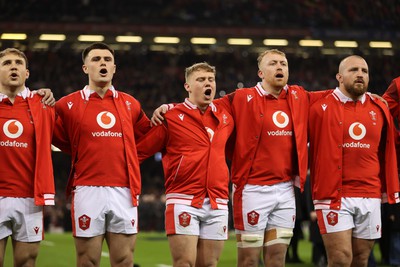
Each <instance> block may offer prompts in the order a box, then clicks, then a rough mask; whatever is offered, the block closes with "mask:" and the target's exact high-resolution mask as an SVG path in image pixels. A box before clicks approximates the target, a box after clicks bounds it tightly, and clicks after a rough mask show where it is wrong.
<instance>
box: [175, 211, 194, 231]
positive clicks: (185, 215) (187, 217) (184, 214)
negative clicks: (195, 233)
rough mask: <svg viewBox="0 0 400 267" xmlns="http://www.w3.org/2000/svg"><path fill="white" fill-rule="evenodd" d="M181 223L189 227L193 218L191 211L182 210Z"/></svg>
mask: <svg viewBox="0 0 400 267" xmlns="http://www.w3.org/2000/svg"><path fill="white" fill-rule="evenodd" d="M178 217H179V224H180V225H181V226H183V227H187V226H189V225H190V219H191V218H192V216H190V214H189V213H187V212H182V213H181V214H179V216H178Z"/></svg>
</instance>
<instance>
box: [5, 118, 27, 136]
mask: <svg viewBox="0 0 400 267" xmlns="http://www.w3.org/2000/svg"><path fill="white" fill-rule="evenodd" d="M3 132H4V134H5V135H6V136H7V137H8V138H12V139H15V138H18V137H20V136H21V134H22V133H23V132H24V126H22V123H20V122H19V121H17V120H8V121H6V123H4V125H3Z"/></svg>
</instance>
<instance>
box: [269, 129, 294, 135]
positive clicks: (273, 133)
mask: <svg viewBox="0 0 400 267" xmlns="http://www.w3.org/2000/svg"><path fill="white" fill-rule="evenodd" d="M267 134H268V135H270V136H292V135H293V131H285V130H276V131H267Z"/></svg>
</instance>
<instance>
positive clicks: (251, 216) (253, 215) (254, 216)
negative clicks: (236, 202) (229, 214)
mask: <svg viewBox="0 0 400 267" xmlns="http://www.w3.org/2000/svg"><path fill="white" fill-rule="evenodd" d="M259 218H260V214H258V213H257V212H255V211H254V210H253V211H250V212H249V213H247V222H248V223H249V224H250V225H256V224H258V219H259Z"/></svg>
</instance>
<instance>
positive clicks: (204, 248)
mask: <svg viewBox="0 0 400 267" xmlns="http://www.w3.org/2000/svg"><path fill="white" fill-rule="evenodd" d="M223 248H224V241H223V240H207V239H199V241H198V244H197V259H196V266H210V267H212V266H217V264H218V261H219V257H220V256H221V253H222V250H223Z"/></svg>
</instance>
